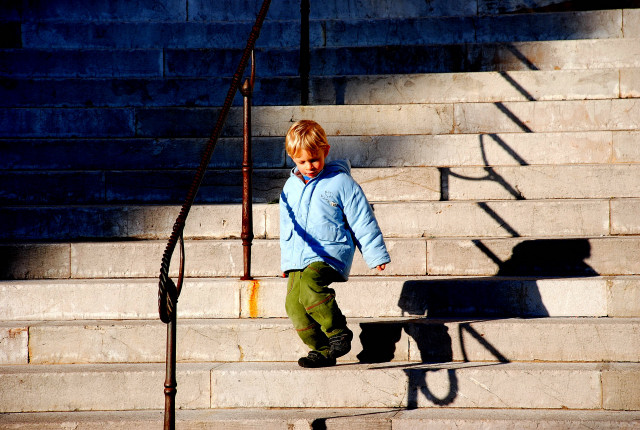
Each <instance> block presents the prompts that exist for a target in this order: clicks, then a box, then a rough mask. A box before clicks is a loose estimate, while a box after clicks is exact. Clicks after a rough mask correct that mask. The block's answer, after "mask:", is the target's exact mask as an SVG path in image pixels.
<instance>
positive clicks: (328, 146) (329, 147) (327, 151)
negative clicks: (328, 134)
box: [324, 145, 331, 157]
mask: <svg viewBox="0 0 640 430" xmlns="http://www.w3.org/2000/svg"><path fill="white" fill-rule="evenodd" d="M330 149H331V145H327V147H326V148H325V150H324V156H325V157H326V156H327V155H329V150H330Z"/></svg>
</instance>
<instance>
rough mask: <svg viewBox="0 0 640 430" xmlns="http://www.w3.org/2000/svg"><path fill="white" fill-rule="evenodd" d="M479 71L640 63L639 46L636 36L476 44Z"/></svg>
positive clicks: (473, 48) (634, 65) (639, 64)
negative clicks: (479, 64)
mask: <svg viewBox="0 0 640 430" xmlns="http://www.w3.org/2000/svg"><path fill="white" fill-rule="evenodd" d="M471 55H472V56H473V57H474V59H476V60H477V61H478V62H480V63H481V64H482V66H480V67H481V68H480V70H496V71H510V70H573V69H610V68H618V67H621V68H625V67H639V66H640V46H639V45H638V43H637V40H634V39H601V40H566V41H565V40H558V41H545V42H515V43H509V44H506V45H500V44H497V45H490V46H487V45H476V46H473V47H472V54H471Z"/></svg>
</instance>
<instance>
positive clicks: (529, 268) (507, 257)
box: [0, 236, 640, 280]
mask: <svg viewBox="0 0 640 430" xmlns="http://www.w3.org/2000/svg"><path fill="white" fill-rule="evenodd" d="M386 245H387V249H388V250H389V254H390V256H391V264H389V265H388V267H387V269H386V271H385V272H384V273H382V272H379V273H378V272H376V271H375V270H374V269H370V268H368V267H367V265H366V264H365V262H364V260H363V259H362V257H361V256H360V254H358V253H356V254H357V255H356V257H355V259H354V263H353V267H352V270H351V275H353V276H365V275H383V274H384V275H386V276H422V275H435V276H493V275H499V276H595V275H598V274H599V275H602V276H613V275H636V274H640V266H639V263H638V262H637V261H636V260H635V259H634V257H633V256H634V255H635V254H636V253H637V252H639V249H638V248H640V238H639V237H636V236H610V237H590V238H589V237H575V238H570V237H564V238H542V237H534V238H522V237H514V238H477V239H472V238H465V239H461V238H422V239H403V238H388V239H386ZM165 248H166V241H161V240H148V241H122V242H121V241H118V242H72V243H62V242H60V243H27V242H25V243H4V244H0V257H1V258H2V261H3V264H2V265H1V266H0V279H17V280H20V279H68V278H71V279H96V278H109V279H114V278H148V277H155V276H157V275H158V273H159V267H160V261H161V257H162V255H163V253H164V250H165ZM185 253H186V255H187V258H186V263H185V276H186V277H240V276H242V275H243V273H244V270H243V257H242V254H243V250H242V245H241V241H240V240H189V241H186V242H185ZM279 263H280V246H279V241H278V240H262V239H260V240H254V241H253V246H252V259H251V264H252V274H253V275H254V276H257V277H265V276H266V277H269V276H279V275H280V269H279V265H280V264H279ZM178 267H179V252H175V253H174V254H173V259H172V264H171V268H172V269H171V271H170V273H171V276H177V271H178Z"/></svg>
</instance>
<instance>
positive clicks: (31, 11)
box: [2, 0, 637, 23]
mask: <svg viewBox="0 0 640 430" xmlns="http://www.w3.org/2000/svg"><path fill="white" fill-rule="evenodd" d="M261 4H262V1H259V0H251V1H246V2H242V3H236V2H229V1H227V2H221V3H211V2H203V1H192V2H190V4H189V6H190V7H189V8H188V13H187V10H186V9H185V5H184V3H183V2H181V1H177V0H165V1H163V3H162V7H161V8H160V7H157V3H156V2H154V1H151V0H144V1H141V2H139V3H138V4H136V5H135V6H133V5H130V4H128V3H122V4H118V5H109V6H106V5H102V4H96V5H93V4H92V5H88V6H87V7H85V8H81V9H79V8H76V7H73V6H72V5H69V4H65V3H63V4H57V3H56V4H37V5H32V4H29V7H25V6H24V5H23V4H22V3H20V2H16V3H9V4H6V5H3V6H2V12H3V17H5V19H6V20H9V21H11V20H13V21H20V20H23V21H25V22H31V21H38V22H48V21H72V22H73V21H80V22H83V21H89V22H99V21H125V22H130V21H136V22H140V23H144V22H148V21H160V22H171V21H184V20H187V19H188V20H189V21H195V22H208V21H253V20H255V16H256V13H257V11H258V10H259V9H260V6H261ZM633 7H637V3H636V2H634V1H633V0H615V1H612V2H609V3H607V4H599V3H597V4H594V3H588V2H587V3H584V2H577V3H576V2H569V3H567V2H560V1H558V0H527V1H524V0H510V1H502V2H496V1H494V0H479V1H468V0H455V1H451V0H435V1H431V2H429V3H428V4H423V3H421V2H407V3H406V4H405V3H403V4H400V5H399V4H397V2H394V1H392V0H384V1H366V2H362V1H356V0H349V1H327V2H325V3H323V4H322V7H319V6H316V5H314V4H312V5H311V8H310V17H311V19H353V18H372V19H380V18H410V17H415V16H443V17H447V16H469V15H476V14H478V15H481V16H483V15H498V14H509V13H529V12H547V11H584V10H599V9H620V8H633ZM299 11H300V9H299V3H298V2H297V1H296V0H286V1H281V2H274V3H272V4H271V6H270V8H269V13H268V15H267V18H269V19H293V20H295V19H299V13H300V12H299Z"/></svg>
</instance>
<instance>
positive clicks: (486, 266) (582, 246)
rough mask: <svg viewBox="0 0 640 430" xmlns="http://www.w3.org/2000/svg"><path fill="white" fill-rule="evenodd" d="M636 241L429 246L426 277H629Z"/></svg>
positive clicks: (445, 242) (516, 241) (443, 242)
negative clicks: (598, 275)
mask: <svg viewBox="0 0 640 430" xmlns="http://www.w3.org/2000/svg"><path fill="white" fill-rule="evenodd" d="M639 246H640V242H638V241H637V239H636V238H633V237H629V238H591V239H556V240H553V239H549V240H535V239H534V240H524V241H523V240H522V239H493V240H492V239H487V240H475V241H474V240H468V241H463V240H444V239H442V240H429V241H428V244H427V260H428V261H427V267H428V273H429V274H430V275H455V274H457V275H495V274H501V275H515V274H516V273H517V274H518V276H525V275H538V276H540V275H543V276H581V275H582V276H584V275H587V276H593V275H595V274H600V275H632V274H637V273H638V272H639V271H640V267H639V266H638V263H637V262H636V259H635V258H634V256H635V255H636V253H637V252H638V249H637V248H638V247H639Z"/></svg>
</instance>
